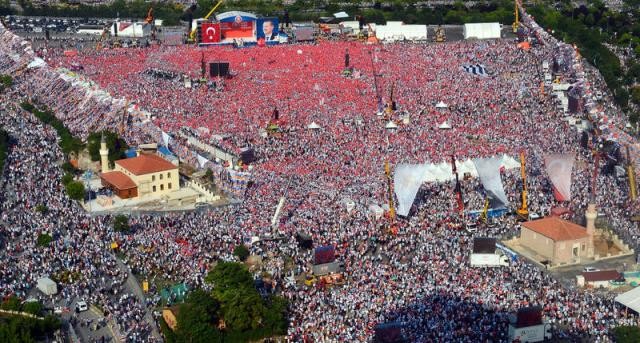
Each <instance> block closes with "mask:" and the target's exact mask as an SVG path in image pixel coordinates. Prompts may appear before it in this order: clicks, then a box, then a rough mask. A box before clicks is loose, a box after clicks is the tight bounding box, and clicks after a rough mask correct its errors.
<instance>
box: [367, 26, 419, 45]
mask: <svg viewBox="0 0 640 343" xmlns="http://www.w3.org/2000/svg"><path fill="white" fill-rule="evenodd" d="M376 38H378V39H379V40H382V41H389V42H392V41H397V40H405V39H406V40H427V26H426V25H402V24H396V23H393V24H392V22H388V23H387V25H378V26H376Z"/></svg>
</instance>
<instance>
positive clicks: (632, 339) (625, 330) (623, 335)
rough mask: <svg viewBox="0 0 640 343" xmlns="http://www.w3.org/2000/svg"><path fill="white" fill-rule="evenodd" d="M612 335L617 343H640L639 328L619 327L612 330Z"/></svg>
mask: <svg viewBox="0 0 640 343" xmlns="http://www.w3.org/2000/svg"><path fill="white" fill-rule="evenodd" d="M613 334H614V335H615V337H616V342H618V343H636V342H640V328H639V327H637V326H619V327H617V328H615V329H613Z"/></svg>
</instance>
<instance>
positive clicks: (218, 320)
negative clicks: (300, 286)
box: [161, 262, 288, 343]
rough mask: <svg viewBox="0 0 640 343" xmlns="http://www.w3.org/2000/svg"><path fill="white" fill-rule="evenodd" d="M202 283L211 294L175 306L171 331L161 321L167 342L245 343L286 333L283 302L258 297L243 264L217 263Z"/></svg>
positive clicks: (198, 292) (197, 295) (193, 296)
mask: <svg viewBox="0 0 640 343" xmlns="http://www.w3.org/2000/svg"><path fill="white" fill-rule="evenodd" d="M206 281H207V282H208V283H211V284H213V286H214V288H213V291H212V292H211V293H207V292H205V291H203V290H195V291H193V292H192V293H191V294H189V296H188V297H187V300H186V301H185V303H183V304H181V305H180V307H179V311H178V315H177V322H178V326H177V330H176V331H175V332H174V331H171V330H170V329H169V328H168V327H167V325H166V323H164V321H162V322H161V327H162V331H163V333H164V335H165V338H166V341H167V342H169V343H171V342H194V343H196V342H203V343H204V342H219V341H221V340H224V341H225V342H247V341H255V340H259V339H261V338H266V337H273V336H276V335H282V334H285V333H286V330H287V326H288V323H287V317H286V313H287V302H286V300H285V299H284V298H282V297H279V296H274V295H271V296H267V297H263V296H261V295H260V293H259V292H258V291H257V290H256V287H255V285H254V281H253V278H252V276H251V273H249V271H248V270H247V268H246V267H245V266H244V265H243V264H241V263H234V262H220V263H218V264H217V265H216V267H215V268H214V269H213V270H212V271H211V272H210V273H209V275H207V277H206ZM222 323H224V324H222Z"/></svg>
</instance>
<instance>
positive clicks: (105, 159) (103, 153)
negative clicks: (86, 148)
mask: <svg viewBox="0 0 640 343" xmlns="http://www.w3.org/2000/svg"><path fill="white" fill-rule="evenodd" d="M100 165H101V171H102V172H103V173H106V172H108V171H109V149H108V148H107V142H106V141H105V140H104V133H103V134H102V138H101V139H100Z"/></svg>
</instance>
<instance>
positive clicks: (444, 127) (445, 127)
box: [438, 120, 451, 130]
mask: <svg viewBox="0 0 640 343" xmlns="http://www.w3.org/2000/svg"><path fill="white" fill-rule="evenodd" d="M438 128H439V129H441V130H448V129H450V128H451V125H449V123H447V121H446V120H445V121H443V122H442V124H440V126H438Z"/></svg>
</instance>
